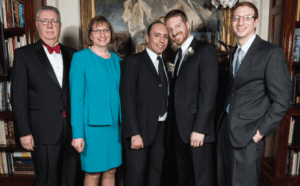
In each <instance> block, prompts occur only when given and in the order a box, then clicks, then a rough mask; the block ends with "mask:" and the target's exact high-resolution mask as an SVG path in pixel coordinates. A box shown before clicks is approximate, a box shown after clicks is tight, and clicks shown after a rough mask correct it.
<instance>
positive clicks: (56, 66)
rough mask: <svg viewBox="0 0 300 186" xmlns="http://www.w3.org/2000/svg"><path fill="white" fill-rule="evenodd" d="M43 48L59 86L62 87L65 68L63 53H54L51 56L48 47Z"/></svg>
mask: <svg viewBox="0 0 300 186" xmlns="http://www.w3.org/2000/svg"><path fill="white" fill-rule="evenodd" d="M49 46H50V45H49ZM43 48H44V50H45V52H46V55H47V57H48V59H49V61H50V63H51V66H52V68H53V70H54V73H55V75H56V78H57V80H58V82H59V85H60V87H62V79H63V70H64V69H63V68H64V66H63V59H62V55H61V52H60V53H59V54H57V53H56V52H55V51H53V52H52V54H50V53H49V51H48V49H47V47H46V46H44V45H43Z"/></svg>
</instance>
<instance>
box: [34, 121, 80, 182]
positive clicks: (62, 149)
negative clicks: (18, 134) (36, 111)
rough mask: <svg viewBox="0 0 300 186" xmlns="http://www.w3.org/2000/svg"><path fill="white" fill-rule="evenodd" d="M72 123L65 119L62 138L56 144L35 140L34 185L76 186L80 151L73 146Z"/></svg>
mask: <svg viewBox="0 0 300 186" xmlns="http://www.w3.org/2000/svg"><path fill="white" fill-rule="evenodd" d="M71 141H72V134H71V128H70V125H69V124H68V123H67V122H66V120H65V119H64V122H63V129H62V134H61V137H60V139H59V140H58V142H57V143H55V144H40V143H38V141H35V142H34V151H33V152H32V153H31V154H32V159H33V162H34V167H35V174H34V175H35V177H34V186H74V184H75V175H76V168H77V161H78V160H77V157H78V156H77V155H78V153H77V152H76V151H75V149H74V148H73V147H72V146H71Z"/></svg>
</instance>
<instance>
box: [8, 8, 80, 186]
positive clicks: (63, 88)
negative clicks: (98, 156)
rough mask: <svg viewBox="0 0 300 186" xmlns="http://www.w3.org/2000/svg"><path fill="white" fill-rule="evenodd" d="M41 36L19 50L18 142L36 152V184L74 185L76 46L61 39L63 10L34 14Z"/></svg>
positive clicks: (15, 89) (15, 73)
mask: <svg viewBox="0 0 300 186" xmlns="http://www.w3.org/2000/svg"><path fill="white" fill-rule="evenodd" d="M36 26H37V30H38V32H39V36H40V38H41V40H39V41H38V42H36V43H34V44H31V45H27V46H25V47H22V48H20V49H17V50H15V55H14V66H13V70H12V75H11V81H12V83H11V86H12V88H11V91H12V93H11V94H12V95H11V103H12V108H13V114H14V121H15V124H16V127H17V129H18V131H19V134H20V141H21V144H22V146H23V148H25V149H26V150H29V151H32V153H31V154H32V158H33V162H34V165H35V179H34V185H35V186H56V185H60V186H74V180H75V173H76V162H77V158H76V157H77V155H76V152H75V149H74V148H72V146H71V140H72V135H71V125H70V120H69V117H70V113H69V110H70V91H69V68H70V62H71V59H72V55H73V53H74V52H75V50H74V49H72V48H69V47H67V46H64V45H62V44H59V43H58V38H59V34H60V28H61V22H60V14H59V11H58V10H57V9H56V8H54V7H51V6H45V7H42V8H40V9H39V10H38V12H37V14H36Z"/></svg>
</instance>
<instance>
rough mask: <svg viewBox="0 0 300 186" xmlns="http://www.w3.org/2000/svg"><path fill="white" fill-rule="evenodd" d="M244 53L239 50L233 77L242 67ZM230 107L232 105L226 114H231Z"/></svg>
mask: <svg viewBox="0 0 300 186" xmlns="http://www.w3.org/2000/svg"><path fill="white" fill-rule="evenodd" d="M243 54H244V52H243V50H242V48H239V50H238V54H237V59H236V63H235V68H234V74H233V77H235V75H236V72H237V71H238V69H239V68H240V65H241V62H242V61H243V59H244V55H243ZM229 105H230V103H229V104H228V105H227V108H226V112H227V113H229Z"/></svg>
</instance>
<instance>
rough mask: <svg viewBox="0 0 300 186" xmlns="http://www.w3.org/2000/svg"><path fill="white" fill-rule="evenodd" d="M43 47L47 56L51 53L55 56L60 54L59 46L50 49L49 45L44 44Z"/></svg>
mask: <svg viewBox="0 0 300 186" xmlns="http://www.w3.org/2000/svg"><path fill="white" fill-rule="evenodd" d="M44 45H45V46H46V48H47V50H48V52H49V54H52V53H53V51H54V52H55V53H57V54H60V45H59V44H57V45H55V46H54V47H51V46H50V45H47V44H46V43H44Z"/></svg>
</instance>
